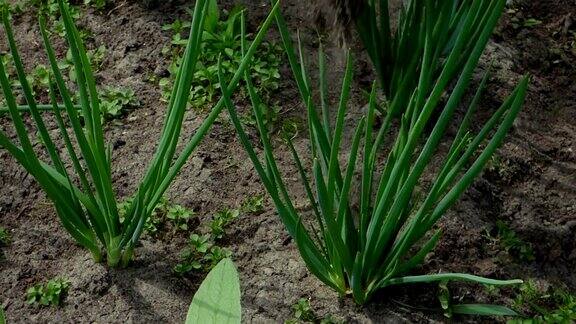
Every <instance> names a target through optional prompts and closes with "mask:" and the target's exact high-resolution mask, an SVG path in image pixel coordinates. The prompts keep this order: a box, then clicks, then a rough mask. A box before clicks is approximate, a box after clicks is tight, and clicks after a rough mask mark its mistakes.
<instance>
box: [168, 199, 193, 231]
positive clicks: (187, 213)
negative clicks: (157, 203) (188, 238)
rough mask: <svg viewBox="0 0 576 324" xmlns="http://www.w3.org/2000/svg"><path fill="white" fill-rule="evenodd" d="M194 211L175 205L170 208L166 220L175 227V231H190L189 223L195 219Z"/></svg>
mask: <svg viewBox="0 0 576 324" xmlns="http://www.w3.org/2000/svg"><path fill="white" fill-rule="evenodd" d="M194 216H195V214H194V211H192V210H190V209H186V208H184V207H182V206H180V205H174V206H171V207H169V208H168V212H167V213H166V218H167V219H169V220H170V221H171V222H172V224H173V225H174V229H175V230H182V231H187V230H188V222H189V221H190V220H191V219H192V217H194Z"/></svg>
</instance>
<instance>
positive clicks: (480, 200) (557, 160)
mask: <svg viewBox="0 0 576 324" xmlns="http://www.w3.org/2000/svg"><path fill="white" fill-rule="evenodd" d="M267 3H268V2H267V1H246V5H247V6H248V8H249V10H248V13H249V21H250V26H251V28H252V29H255V28H256V27H257V25H258V23H259V22H260V21H261V20H262V19H263V17H265V14H266V12H267V10H268V9H269V7H268V6H267V5H266V4H267ZM187 5H189V4H187V3H183V2H180V3H176V2H169V3H165V4H163V5H161V6H159V7H157V8H154V9H149V8H146V7H145V6H143V5H142V4H141V3H140V2H137V1H118V2H116V3H115V4H114V5H113V6H111V7H110V8H108V9H106V10H104V11H103V12H95V11H93V10H92V9H86V8H84V9H82V12H83V15H82V18H81V20H80V21H79V22H78V23H79V24H80V25H81V26H82V27H84V28H86V29H88V30H90V31H91V32H92V37H91V40H90V41H89V44H88V46H89V47H97V46H99V45H101V44H105V45H106V47H107V49H108V54H107V56H106V58H105V60H104V62H103V65H102V68H101V69H100V71H99V72H98V74H97V79H98V80H97V81H98V83H99V84H102V85H113V86H121V87H128V88H132V89H133V90H134V91H135V93H136V95H137V96H138V99H139V100H140V102H141V103H142V104H141V106H140V107H139V108H138V109H136V110H134V111H131V112H130V113H129V114H128V115H127V116H125V117H124V118H123V119H122V120H121V122H120V123H112V124H108V126H107V127H106V137H107V139H108V141H109V142H110V143H115V144H117V145H114V150H113V157H112V163H113V166H114V167H113V171H114V174H113V178H114V182H115V185H116V190H117V192H118V194H119V195H120V196H121V197H128V196H130V194H131V193H132V192H133V190H134V188H135V186H136V184H137V182H138V181H139V179H140V178H141V176H142V173H143V170H144V169H145V166H146V165H147V163H148V161H149V159H150V158H151V156H152V154H153V152H154V149H155V144H156V140H157V138H158V136H159V133H160V130H161V126H162V122H163V118H162V117H163V109H164V108H165V105H164V104H162V103H161V102H160V100H159V99H160V88H159V87H158V85H157V84H154V83H150V82H148V81H147V78H148V77H147V75H150V74H151V73H152V74H154V73H156V74H162V73H165V72H164V71H165V69H166V68H167V66H168V64H169V62H168V61H167V60H166V59H165V58H164V56H163V55H162V53H161V52H162V48H163V46H164V45H166V44H168V43H169V42H170V35H169V33H168V32H165V31H163V30H162V28H161V27H162V25H164V24H166V23H170V22H172V21H173V20H174V19H175V18H178V17H180V18H185V17H186V11H185V9H186V7H187ZM223 5H224V6H225V7H231V6H232V1H225V4H223ZM284 7H285V15H286V17H287V20H288V22H289V24H290V26H291V27H293V28H296V27H299V28H300V30H301V32H302V35H303V42H304V44H305V48H306V51H307V52H309V53H310V55H311V57H313V56H312V55H314V53H316V51H317V50H316V48H317V41H316V32H315V30H314V28H313V27H312V26H313V22H314V20H315V18H314V17H312V16H311V14H310V12H311V10H310V8H309V7H310V5H309V4H308V1H298V0H287V1H285V3H284ZM575 13H576V3H574V1H569V0H544V1H521V2H516V3H515V4H514V5H513V9H511V10H509V11H508V12H507V13H506V14H505V16H504V17H503V19H502V22H501V24H500V26H499V27H498V32H497V33H496V35H495V36H494V37H493V40H492V41H491V43H490V45H489V47H488V49H487V51H486V54H485V57H484V58H483V60H482V64H481V67H483V68H484V67H486V66H488V65H489V64H491V63H492V64H494V65H495V67H496V68H495V69H494V71H495V73H494V76H493V77H492V78H491V80H490V83H489V87H488V91H487V94H486V95H485V96H484V100H483V102H482V105H481V107H480V108H481V109H480V111H485V115H486V116H487V115H488V112H490V111H492V110H493V109H494V108H495V107H496V106H497V105H498V104H499V103H500V102H501V101H502V99H503V98H504V97H505V96H506V95H507V94H509V93H510V91H511V90H512V88H513V87H514V85H515V84H516V82H517V81H518V80H519V78H520V77H521V75H523V74H526V73H528V74H530V75H531V77H532V82H531V85H530V90H529V95H528V98H527V102H526V104H525V107H524V109H523V111H522V113H521V114H520V116H519V118H518V120H517V122H516V124H515V127H514V129H513V130H512V131H511V133H510V134H509V136H508V137H507V140H506V143H505V144H504V145H503V146H502V148H501V149H500V150H499V151H498V153H497V156H496V158H495V159H494V160H493V162H492V163H491V164H490V166H489V167H488V168H487V170H486V171H485V172H484V173H483V175H482V176H481V177H480V178H478V179H477V181H476V182H475V183H474V185H473V186H472V187H471V188H470V189H469V190H468V192H467V193H466V194H465V195H464V196H463V197H462V199H461V200H460V202H459V203H457V204H456V206H454V207H453V208H452V209H451V210H450V212H449V213H448V214H447V215H446V216H445V217H444V218H443V219H442V220H441V221H440V223H439V225H438V226H439V227H440V228H442V229H443V231H444V235H443V237H442V240H441V242H440V244H439V246H438V247H437V248H436V250H435V251H434V253H433V254H431V255H430V256H429V257H428V258H427V261H426V263H425V265H424V266H423V267H422V268H421V269H418V272H420V273H432V272H439V271H443V272H468V273H473V274H477V275H482V276H490V277H495V278H522V279H531V278H532V279H535V280H537V281H538V282H540V283H544V284H546V285H554V286H559V287H564V288H566V289H568V290H569V291H572V292H576V273H575V272H574V270H573V269H574V268H576V235H575V233H576V122H575V121H576V36H575V35H576V23H575V21H576V16H575ZM528 19H532V20H530V21H537V22H538V23H536V24H530V25H533V26H529V27H526V26H525V25H526V24H523V22H524V21H526V20H528ZM14 26H15V32H16V35H17V37H18V41H19V43H20V45H21V50H22V54H23V57H24V61H25V63H27V64H28V66H29V67H30V68H32V67H33V66H34V65H35V64H37V63H38V62H45V61H46V60H45V58H44V56H43V51H42V47H41V43H40V42H39V32H38V28H37V24H36V18H35V15H34V14H33V10H32V9H27V10H26V11H25V12H24V13H22V14H18V15H16V16H15V18H14ZM271 35H272V36H271V37H275V36H274V32H272V33H271ZM0 40H1V42H0V43H1V45H0V46H1V47H0V48H1V49H2V50H3V51H5V50H6V45H5V43H6V42H5V36H4V34H2V35H1V36H0ZM57 49H58V51H59V54H60V55H63V54H64V51H65V47H64V46H63V45H62V44H59V45H58V46H57ZM328 53H329V55H330V57H329V60H330V66H331V69H330V71H329V73H330V79H331V80H339V78H340V76H341V74H342V71H343V55H342V53H341V51H340V49H339V47H338V46H335V45H332V46H331V47H329V48H328ZM282 73H283V79H286V80H288V79H290V78H289V77H290V74H289V71H288V70H287V68H284V69H283V70H282ZM371 78H372V76H371V75H370V66H369V64H368V62H367V61H366V60H365V59H363V58H362V56H361V55H360V58H359V62H358V63H357V73H356V78H355V85H356V86H355V89H367V88H368V87H369V84H370V80H371ZM332 87H333V88H332V92H337V91H338V83H337V82H335V83H334V84H333V85H332ZM275 96H277V97H278V101H279V102H280V103H281V109H282V110H283V111H288V112H289V113H287V115H288V114H289V115H293V116H296V117H304V110H303V108H302V106H301V105H300V104H299V102H298V100H297V99H296V91H295V90H294V85H293V84H291V83H290V82H289V81H284V82H283V84H282V87H281V89H280V90H279V91H278V93H276V94H275ZM364 101H365V100H364V95H363V93H362V91H360V90H358V91H356V92H355V93H353V97H352V101H351V108H354V107H357V108H358V109H361V108H362V107H363V105H364V104H365V102H364ZM351 110H352V109H351ZM203 116H204V115H202V114H201V113H195V112H191V113H190V114H189V116H188V117H187V118H186V120H185V125H184V133H185V136H184V137H185V138H187V137H189V135H190V134H192V133H193V131H194V129H196V128H197V126H198V125H199V124H200V123H201V121H202V119H203ZM484 117H485V116H484ZM2 124H3V125H7V124H8V123H7V119H5V118H2ZM3 127H4V126H3ZM296 144H297V147H298V148H299V149H302V150H305V149H306V140H305V137H304V136H300V137H298V138H297V140H296ZM279 155H280V161H281V163H280V164H281V167H282V168H283V169H285V170H287V172H286V174H285V176H286V177H287V179H289V180H290V181H289V183H292V182H293V183H296V172H295V171H296V170H295V169H294V167H293V166H292V164H291V160H290V159H289V158H288V155H287V154H286V153H285V152H281V150H279ZM246 161H247V156H246V154H245V153H244V151H243V149H242V148H241V146H240V144H239V142H238V140H237V138H236V136H235V133H234V131H233V128H232V127H231V126H230V124H229V123H228V122H227V117H226V116H225V115H223V116H222V117H221V118H220V120H219V121H218V122H217V123H216V124H215V125H214V126H213V128H212V130H211V132H210V133H209V135H208V136H207V137H206V138H205V140H204V141H203V143H202V144H201V145H200V147H199V149H198V150H197V152H195V153H194V154H193V156H192V158H191V159H190V161H189V162H188V163H187V165H186V167H185V168H184V169H183V170H182V172H181V174H180V175H179V177H178V178H177V180H176V181H175V182H174V183H173V185H172V187H171V189H170V191H169V193H168V196H169V198H170V199H171V200H172V201H173V202H176V203H179V204H181V205H184V206H186V207H188V208H192V209H194V210H195V211H196V212H197V213H198V215H199V218H200V223H202V221H204V220H207V219H209V218H210V216H211V215H212V214H213V213H215V212H216V211H218V210H220V209H222V208H225V207H230V206H232V207H234V206H238V205H239V204H240V203H241V202H242V201H244V200H245V199H246V198H247V197H250V196H253V195H258V194H265V192H264V190H263V188H262V186H261V184H260V182H259V180H258V179H257V175H256V173H255V171H254V170H253V168H252V167H251V165H250V164H249V163H246ZM297 194H299V197H300V198H302V199H303V198H304V193H303V192H297ZM497 221H502V222H504V223H506V224H507V225H508V226H509V228H510V229H511V230H513V231H514V232H516V234H517V235H518V237H520V238H521V239H522V240H523V241H525V242H527V243H528V244H531V245H532V247H533V249H534V260H532V261H521V260H518V258H515V257H513V256H510V255H509V254H508V253H506V252H504V251H503V248H502V247H501V246H498V245H497V244H496V245H495V244H494V242H493V241H492V240H491V239H490V238H489V236H490V235H489V233H492V234H493V233H494V228H495V226H496V225H495V224H496V222H497ZM0 226H3V227H5V228H7V229H8V230H9V231H10V234H11V237H12V243H11V244H10V245H9V246H8V247H4V248H2V249H3V252H4V254H5V260H4V261H0V303H1V305H2V307H3V308H4V309H5V311H6V314H7V317H8V322H9V323H19V322H23V323H24V322H26V323H30V322H135V323H149V322H169V323H172V322H176V323H177V322H182V321H183V319H184V318H185V314H186V311H187V308H188V305H189V303H190V301H191V298H192V295H193V294H194V291H195V290H196V289H197V287H198V285H199V283H200V281H201V280H202V276H201V275H197V276H191V277H190V276H189V277H180V276H178V275H176V274H174V273H173V272H172V267H173V266H174V265H175V264H176V263H177V262H178V256H179V252H180V251H181V250H182V249H183V248H184V247H185V245H186V237H187V235H185V234H174V233H173V232H171V231H161V233H160V235H158V236H157V237H150V236H144V237H143V238H142V243H141V246H139V247H138V249H137V251H136V253H137V254H136V261H135V262H134V263H133V264H131V265H130V266H129V267H128V268H127V269H122V270H111V269H108V268H107V267H106V266H104V265H101V264H94V262H93V261H92V259H91V257H90V255H89V253H88V252H87V251H85V250H83V249H82V248H80V247H78V246H77V245H76V244H75V243H74V242H73V241H72V239H71V238H70V237H69V236H68V234H67V233H66V232H65V231H64V230H63V229H62V227H61V225H60V224H59V222H58V220H57V217H56V214H55V212H54V210H53V207H52V206H51V204H50V203H49V201H48V200H47V199H46V197H45V195H44V194H43V193H42V192H41V191H40V190H39V187H38V185H37V184H36V183H35V182H34V181H33V179H32V178H31V177H30V176H28V175H27V174H26V173H25V172H24V170H23V169H22V168H21V167H20V166H19V165H17V164H16V163H15V161H14V160H13V159H12V158H11V157H10V156H9V155H8V154H7V153H6V152H5V151H0ZM195 229H196V228H192V229H191V231H193V230H195ZM223 245H225V246H227V247H229V248H230V249H231V250H232V251H233V258H234V260H235V262H236V264H237V267H238V269H239V271H240V277H241V281H242V294H243V299H242V305H243V320H244V321H245V322H255V323H265V322H283V321H284V320H286V319H289V318H290V317H291V305H293V304H294V303H296V302H297V301H298V299H300V298H310V299H311V304H312V307H313V308H314V309H315V310H316V312H317V313H318V314H319V315H321V316H323V315H326V314H331V315H333V316H334V317H335V318H338V319H341V320H344V321H346V322H362V323H370V322H374V323H383V322H386V323H388V322H389V323H400V322H419V323H429V322H442V321H444V318H443V317H442V315H441V314H438V313H435V312H432V311H427V310H421V309H417V308H415V307H424V308H434V307H437V305H438V302H437V297H436V287H435V286H426V285H423V286H413V287H400V288H395V289H391V290H387V291H384V292H382V293H381V294H379V295H378V296H377V298H376V299H375V301H374V302H373V303H371V304H370V305H368V306H366V307H364V308H360V307H357V306H354V304H353V303H352V302H351V300H350V299H339V298H338V296H337V294H336V293H334V292H333V291H331V290H330V289H328V288H327V287H325V286H324V285H322V284H321V283H320V282H319V281H318V280H317V279H316V278H315V277H313V276H312V275H310V273H309V272H308V271H307V269H306V267H305V265H304V264H303V262H302V260H301V259H300V257H299V254H298V251H297V249H296V247H295V245H294V243H293V242H292V241H291V240H290V238H289V236H288V235H287V233H286V231H285V230H284V227H283V225H282V224H281V222H280V220H279V218H278V217H277V215H276V213H275V211H274V208H273V206H272V205H271V204H270V203H269V202H267V203H266V204H265V211H264V212H263V213H261V214H259V215H245V216H243V217H241V218H239V219H237V220H236V221H235V222H234V223H233V224H232V225H231V226H230V227H229V228H228V231H227V234H226V236H225V237H224V240H223ZM54 277H64V278H67V279H69V280H70V282H71V288H70V291H69V293H68V295H67V296H66V299H65V303H64V305H63V306H62V307H60V308H39V307H37V306H31V305H28V304H27V303H26V300H25V292H26V289H27V288H28V287H30V286H32V285H33V284H35V283H39V282H44V281H46V280H48V279H51V278H54ZM455 286H456V285H455ZM453 294H454V295H456V296H460V297H462V298H463V299H464V300H465V301H477V302H490V301H492V302H497V303H509V302H510V301H511V298H513V293H512V291H511V290H503V291H502V292H501V295H500V297H493V296H490V295H489V294H488V293H487V292H486V291H485V289H484V288H483V287H479V286H472V285H471V286H468V285H458V288H455V290H454V291H453ZM481 320H483V321H487V322H492V321H494V320H495V319H488V320H486V319H479V318H474V317H466V318H459V319H458V321H459V322H460V321H471V322H478V321H481Z"/></svg>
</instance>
